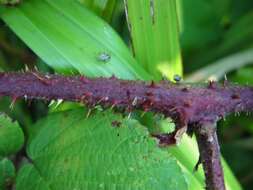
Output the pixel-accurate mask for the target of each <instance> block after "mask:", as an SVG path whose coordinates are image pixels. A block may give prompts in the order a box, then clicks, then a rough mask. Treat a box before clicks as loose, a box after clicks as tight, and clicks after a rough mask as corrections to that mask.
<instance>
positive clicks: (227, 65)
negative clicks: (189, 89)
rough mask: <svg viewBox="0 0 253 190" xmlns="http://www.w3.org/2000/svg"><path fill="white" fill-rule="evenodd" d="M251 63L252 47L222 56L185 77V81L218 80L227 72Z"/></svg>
mask: <svg viewBox="0 0 253 190" xmlns="http://www.w3.org/2000/svg"><path fill="white" fill-rule="evenodd" d="M252 63H253V49H248V50H243V51H240V52H238V53H235V54H232V55H229V56H227V57H224V58H222V59H220V60H218V61H216V62H215V63H212V64H210V65H209V66H206V67H204V68H202V69H200V70H198V71H196V72H194V73H193V74H191V75H190V76H188V77H187V81H190V82H198V81H204V80H208V79H212V80H219V79H221V78H223V77H224V75H226V74H227V73H229V72H231V71H233V70H236V69H239V68H241V67H243V66H245V65H247V64H252Z"/></svg>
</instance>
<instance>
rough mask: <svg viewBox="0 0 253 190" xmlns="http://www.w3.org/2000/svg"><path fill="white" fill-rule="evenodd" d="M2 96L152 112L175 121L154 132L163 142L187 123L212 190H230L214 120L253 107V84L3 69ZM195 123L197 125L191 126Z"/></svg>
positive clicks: (0, 79)
mask: <svg viewBox="0 0 253 190" xmlns="http://www.w3.org/2000/svg"><path fill="white" fill-rule="evenodd" d="M0 96H10V97H12V99H13V102H15V101H16V100H17V99H19V98H25V99H45V100H57V99H61V100H65V101H74V102H81V103H84V104H86V105H88V106H90V107H94V106H95V105H97V104H99V105H101V106H103V107H105V108H106V107H115V108H117V109H120V110H121V111H122V109H123V110H125V111H128V112H131V111H132V110H134V109H139V110H143V111H144V112H146V111H153V112H155V113H161V114H164V115H165V116H166V117H170V118H172V119H173V120H174V122H175V123H176V130H175V132H173V133H171V134H158V135H154V136H155V137H157V138H158V139H160V143H161V144H163V145H166V144H171V143H175V142H176V141H177V139H178V138H179V137H180V136H181V135H182V133H183V132H185V131H186V129H187V126H191V127H190V128H191V129H188V131H190V130H192V131H193V132H195V133H196V135H197V141H198V146H199V150H200V156H201V159H202V163H203V166H204V169H205V176H206V185H207V189H219V190H222V189H225V187H224V177H223V172H222V167H221V164H220V151H219V144H218V140H217V136H216V128H215V127H213V125H210V122H206V121H212V122H211V123H214V121H215V122H216V121H218V120H219V119H221V118H224V117H225V116H226V115H227V114H229V113H237V112H251V111H252V110H253V87H249V86H238V85H232V84H228V82H227V81H226V82H225V83H224V84H217V83H215V82H209V83H208V84H206V83H204V84H197V85H196V84H185V83H180V84H178V83H176V84H175V83H171V82H168V81H162V82H160V83H157V84H155V83H154V82H149V83H147V82H141V81H126V80H120V79H116V78H115V77H111V78H94V79H91V78H86V77H84V76H68V77H66V76H60V75H48V74H41V73H37V72H27V73H0ZM192 126H193V127H192Z"/></svg>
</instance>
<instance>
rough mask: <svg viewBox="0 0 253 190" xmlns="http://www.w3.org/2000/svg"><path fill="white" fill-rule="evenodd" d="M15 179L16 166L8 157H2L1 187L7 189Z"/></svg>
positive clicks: (0, 161)
mask: <svg viewBox="0 0 253 190" xmlns="http://www.w3.org/2000/svg"><path fill="white" fill-rule="evenodd" d="M14 179H15V167H14V165H13V163H12V162H11V161H10V160H8V159H7V158H3V159H0V189H2V190H7V189H9V188H8V187H10V185H12V184H13V182H14Z"/></svg>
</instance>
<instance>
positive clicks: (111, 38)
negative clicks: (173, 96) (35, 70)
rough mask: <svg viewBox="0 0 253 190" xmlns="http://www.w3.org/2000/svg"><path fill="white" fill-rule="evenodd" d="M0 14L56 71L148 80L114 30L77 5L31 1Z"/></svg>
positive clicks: (69, 0) (65, 0)
mask: <svg viewBox="0 0 253 190" xmlns="http://www.w3.org/2000/svg"><path fill="white" fill-rule="evenodd" d="M0 13H1V17H2V19H3V20H4V21H5V22H6V23H7V24H8V25H9V27H10V28H11V29H12V30H13V31H14V32H15V33H16V34H17V35H18V36H19V37H20V38H21V39H22V40H23V41H24V42H25V43H26V44H27V45H28V46H29V47H30V48H31V49H32V50H33V51H34V52H35V53H36V54H38V55H39V56H40V57H41V58H42V59H43V60H44V61H45V63H47V64H48V65H50V66H51V67H53V68H54V69H56V70H57V71H60V72H65V73H71V72H77V71H78V72H80V73H83V74H86V75H87V76H90V77H94V76H107V77H109V76H111V75H112V74H114V75H116V76H117V77H119V78H124V79H135V78H139V79H148V78H150V77H149V76H148V75H147V74H146V72H145V71H144V70H143V69H142V68H141V67H140V66H139V65H137V64H136V62H135V60H134V59H133V57H132V56H131V54H130V52H129V50H128V48H127V47H126V46H125V44H124V43H123V42H122V40H121V39H120V38H119V36H118V35H117V34H116V33H115V32H114V31H113V29H112V28H111V27H110V26H109V25H108V24H106V23H105V22H104V21H103V20H101V19H100V18H99V17H97V16H95V15H94V14H93V13H91V12H90V11H89V10H87V9H85V7H83V6H81V5H80V3H79V2H76V1H72V0H58V1H57V2H56V1H49V0H30V1H25V2H23V3H22V4H21V5H20V6H18V7H15V8H13V7H12V8H3V7H2V9H1V11H0ZM45 13H46V14H45ZM24 26H25V27H24Z"/></svg>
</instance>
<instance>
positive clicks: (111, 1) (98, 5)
mask: <svg viewBox="0 0 253 190" xmlns="http://www.w3.org/2000/svg"><path fill="white" fill-rule="evenodd" d="M79 1H80V2H82V3H84V5H85V6H86V7H87V8H88V9H89V10H92V11H93V12H95V13H96V15H98V16H100V17H101V18H103V19H104V20H106V21H107V22H110V21H111V19H112V15H113V11H114V8H115V5H116V3H117V2H116V0H79Z"/></svg>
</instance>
